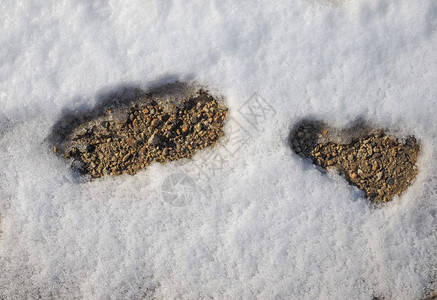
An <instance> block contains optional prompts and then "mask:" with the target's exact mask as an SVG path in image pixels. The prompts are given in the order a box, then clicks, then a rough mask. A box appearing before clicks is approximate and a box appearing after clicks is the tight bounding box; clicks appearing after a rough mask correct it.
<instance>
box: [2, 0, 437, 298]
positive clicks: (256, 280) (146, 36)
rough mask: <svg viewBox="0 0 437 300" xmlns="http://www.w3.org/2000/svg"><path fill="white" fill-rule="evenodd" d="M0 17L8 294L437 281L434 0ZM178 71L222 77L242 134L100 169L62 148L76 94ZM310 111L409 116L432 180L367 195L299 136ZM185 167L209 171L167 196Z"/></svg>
mask: <svg viewBox="0 0 437 300" xmlns="http://www.w3.org/2000/svg"><path fill="white" fill-rule="evenodd" d="M0 15H1V18H0V24H1V25H0V101H1V102H0V103H1V105H0V164H1V168H0V214H1V225H0V231H1V232H2V233H0V298H2V299H33V298H38V297H41V298H43V299H53V298H55V299H59V298H60V299H141V298H146V299H149V298H150V299H176V298H183V299H199V298H200V299H205V298H207V299H210V298H214V299H272V298H275V299H372V297H373V296H377V297H386V299H419V298H421V297H423V296H425V295H427V294H429V293H430V291H431V290H436V289H437V283H436V280H437V175H436V174H437V166H436V163H435V161H436V159H437V154H436V145H437V125H436V121H435V120H436V116H437V85H436V83H437V2H436V1H435V0H405V1H396V0H350V1H327V0H318V1H315V0H300V1H285V0H278V1H259V2H256V1H226V0H225V1H201V0H199V1H172V0H164V1H159V0H157V1H139V0H125V1H117V0H95V1H86V0H65V1H55V0H2V1H1V2H0ZM173 80H183V81H188V82H192V81H193V82H196V83H200V84H202V85H205V86H207V87H210V88H211V89H212V90H213V91H215V92H217V93H219V94H221V95H223V97H224V98H225V102H226V104H227V106H228V107H229V108H230V120H233V122H235V124H236V123H238V124H240V125H241V126H242V127H243V128H244V129H245V130H246V131H247V132H246V137H248V140H247V143H246V144H244V145H241V146H239V147H236V149H234V150H235V151H231V152H226V151H225V150H226V149H227V148H226V147H228V146H229V145H228V144H229V143H231V141H230V140H229V139H227V140H223V141H222V142H221V143H220V145H218V146H217V147H215V148H212V149H207V150H205V151H202V152H199V153H198V154H196V155H195V157H194V159H192V160H181V161H177V162H173V163H169V164H166V165H160V164H154V165H152V166H151V167H149V168H148V169H147V170H144V171H142V172H140V173H138V174H137V175H135V176H129V175H123V176H119V177H107V178H102V179H98V180H91V181H89V180H84V179H81V178H80V177H78V175H77V174H75V173H74V172H72V171H71V169H70V165H69V163H68V162H67V161H65V160H63V159H61V158H59V157H57V156H55V155H54V154H53V153H52V151H51V149H50V144H49V143H48V142H47V136H48V135H49V134H50V132H51V129H52V126H53V125H54V124H55V123H56V121H58V120H59V118H61V117H62V116H63V113H64V112H65V111H67V110H76V111H78V112H80V111H83V110H87V109H90V108H92V107H93V105H95V103H96V102H97V101H98V99H99V97H101V95H104V94H105V93H108V92H109V91H120V90H121V89H122V88H123V87H126V86H127V87H129V86H139V87H141V88H143V89H148V88H150V87H151V86H154V85H157V84H162V83H167V82H171V81H173ZM254 99H255V100H256V99H264V101H265V102H264V103H268V105H269V107H270V114H269V115H268V116H267V117H266V118H261V122H260V123H257V126H256V124H255V125H254V124H253V123H252V124H251V123H249V122H248V119H246V118H245V116H246V117H247V110H246V112H245V109H246V108H247V107H248V105H251V103H254V102H251V101H255V100H254ZM261 117H262V116H261ZM306 117H317V118H321V119H323V120H325V121H328V122H330V123H331V124H333V125H335V126H347V125H348V124H350V123H351V122H353V121H354V120H355V119H356V118H358V117H361V118H364V119H366V120H369V121H371V122H372V123H374V124H377V125H378V126H381V127H387V128H390V129H392V130H394V131H396V132H397V133H398V134H399V135H406V134H414V135H415V136H416V137H417V138H418V139H419V140H420V142H421V144H422V151H421V155H420V159H419V163H418V166H419V171H420V172H419V176H418V178H417V179H416V181H415V182H414V184H413V185H412V186H411V187H410V188H409V189H408V190H407V192H406V193H404V194H403V195H402V196H401V197H399V198H397V199H395V200H394V201H393V202H392V203H389V204H388V205H386V206H384V207H380V208H375V207H373V206H372V205H370V204H369V202H368V201H367V200H366V199H365V198H364V196H363V194H362V193H361V192H360V191H359V190H358V189H356V188H354V187H352V186H350V185H348V184H347V182H346V181H345V180H344V179H343V178H342V177H340V176H338V175H335V174H323V173H321V172H320V171H319V170H317V169H316V167H315V166H313V165H312V164H310V163H308V162H306V161H303V160H302V159H300V158H299V157H298V156H297V155H296V154H294V153H293V152H292V151H291V149H290V147H289V145H288V142H287V140H288V136H289V133H290V130H291V129H292V128H293V126H294V125H295V124H296V123H297V122H299V121H300V120H301V119H302V118H306ZM234 128H235V126H234ZM226 131H227V134H228V135H230V131H231V129H230V128H229V126H228V127H227V129H226ZM218 153H220V155H221V156H222V158H221V159H218V161H219V163H221V165H218V166H215V167H208V162H210V161H211V160H212V159H214V158H215V157H216V156H217V154H218ZM173 173H182V174H186V175H187V176H189V178H191V179H192V181H193V182H194V184H195V187H194V188H195V192H196V196H193V197H192V198H190V199H188V200H189V201H187V203H186V205H184V206H178V207H177V206H174V205H172V203H169V202H168V201H164V199H163V197H162V194H161V190H162V188H163V183H164V181H165V180H166V178H167V177H168V176H169V175H171V174H173Z"/></svg>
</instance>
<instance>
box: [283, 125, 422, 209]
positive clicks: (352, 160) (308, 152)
mask: <svg viewBox="0 0 437 300" xmlns="http://www.w3.org/2000/svg"><path fill="white" fill-rule="evenodd" d="M291 148H292V149H293V151H294V152H296V153H297V154H298V155H300V156H302V157H304V158H308V159H311V161H312V162H313V163H314V164H316V165H318V166H321V167H322V168H324V169H326V170H330V169H335V170H337V171H338V172H340V174H342V175H344V176H345V178H346V179H347V181H348V182H349V183H350V184H353V185H355V186H357V187H358V188H359V189H361V190H362V191H364V192H365V194H366V196H367V198H369V199H370V200H372V201H373V202H387V201H390V200H392V199H393V197H394V196H395V195H401V194H402V193H403V192H404V191H405V190H406V189H407V188H408V186H409V185H410V184H411V182H412V181H413V180H414V178H415V177H416V175H417V173H418V170H417V167H416V162H417V157H418V154H419V150H420V146H419V143H418V142H417V140H416V139H415V138H414V137H413V136H409V137H407V138H405V139H400V138H396V137H394V136H392V135H390V134H388V133H387V132H386V131H384V130H381V129H375V128H373V127H371V126H367V125H365V124H364V123H362V122H360V123H358V124H357V125H355V126H353V127H351V128H348V129H343V130H339V129H336V128H333V127H330V126H328V125H326V124H325V123H323V122H319V121H308V120H304V121H302V122H301V123H299V124H298V125H297V126H296V129H295V130H293V132H292V134H291Z"/></svg>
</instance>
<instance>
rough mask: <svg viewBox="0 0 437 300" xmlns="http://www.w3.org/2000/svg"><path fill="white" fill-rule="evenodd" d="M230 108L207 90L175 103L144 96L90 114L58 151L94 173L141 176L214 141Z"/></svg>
mask: <svg viewBox="0 0 437 300" xmlns="http://www.w3.org/2000/svg"><path fill="white" fill-rule="evenodd" d="M227 113H228V109H227V108H226V107H225V106H224V105H223V104H221V103H219V101H217V99H215V98H214V97H213V96H211V95H210V94H209V93H208V92H207V91H205V90H203V89H199V90H197V92H195V93H192V94H191V95H189V96H187V97H184V98H182V99H178V100H177V101H171V100H169V99H165V98H164V99H161V98H160V97H158V96H150V95H142V96H141V97H139V99H135V100H133V101H131V103H130V104H129V106H128V107H119V108H117V107H111V108H108V109H107V110H106V111H104V112H103V113H101V114H100V115H98V116H94V117H91V118H86V120H82V121H81V122H79V124H75V126H74V128H69V132H68V134H61V135H59V134H58V136H63V138H64V139H63V140H62V141H61V142H60V143H59V146H57V145H55V146H54V148H53V150H54V151H55V152H57V153H59V154H61V155H62V156H64V157H65V158H67V159H72V166H73V168H75V169H78V170H80V171H81V172H82V173H86V174H90V175H91V176H92V177H96V178H97V177H102V176H104V175H108V174H109V175H120V174H123V173H127V174H135V173H137V172H138V171H140V170H142V169H144V168H146V167H147V166H148V165H150V164H151V163H153V162H160V163H165V162H168V161H173V160H177V159H181V158H190V157H192V156H193V155H194V153H195V152H196V151H197V150H199V149H202V148H205V147H209V146H212V145H214V144H215V143H216V142H217V141H218V139H219V138H220V137H222V136H223V135H224V132H223V130H222V127H223V124H224V121H225V118H226V116H227Z"/></svg>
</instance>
